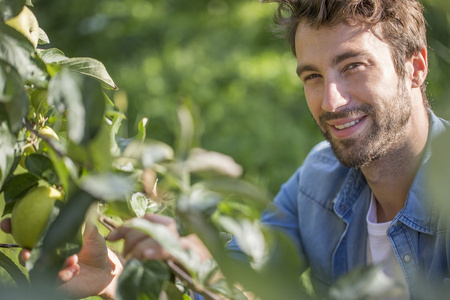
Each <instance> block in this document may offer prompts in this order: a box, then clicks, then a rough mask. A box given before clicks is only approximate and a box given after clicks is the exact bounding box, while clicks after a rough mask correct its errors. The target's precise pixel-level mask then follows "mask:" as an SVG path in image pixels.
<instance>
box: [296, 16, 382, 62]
mask: <svg viewBox="0 0 450 300" xmlns="http://www.w3.org/2000/svg"><path fill="white" fill-rule="evenodd" d="M372 39H374V40H377V41H374V40H373V41H372V42H376V43H377V44H378V43H379V42H380V41H381V42H382V43H384V44H386V45H387V43H386V42H385V41H383V40H382V39H381V35H380V34H379V32H378V30H377V29H376V28H375V27H374V26H370V25H368V24H363V23H358V24H353V25H349V24H347V23H340V24H338V25H335V26H322V27H320V28H312V27H311V26H309V25H308V24H307V23H305V22H300V23H299V24H298V26H297V31H296V34H295V48H296V55H297V56H298V54H299V51H300V50H302V51H304V50H309V51H312V52H315V51H317V50H321V49H322V48H323V47H330V48H331V49H334V50H335V49H336V48H338V47H341V46H342V45H345V44H347V43H350V42H354V44H353V46H357V45H358V44H363V43H365V42H368V41H369V42H370V40H372Z"/></svg>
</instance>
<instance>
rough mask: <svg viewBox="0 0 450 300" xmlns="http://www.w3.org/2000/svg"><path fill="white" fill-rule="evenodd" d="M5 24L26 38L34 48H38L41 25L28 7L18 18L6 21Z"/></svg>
mask: <svg viewBox="0 0 450 300" xmlns="http://www.w3.org/2000/svg"><path fill="white" fill-rule="evenodd" d="M5 23H6V24H7V25H9V26H11V27H12V28H14V29H15V30H17V31H18V32H20V33H22V34H23V35H24V36H26V37H27V39H29V40H30V42H31V43H32V44H33V46H34V48H36V47H37V45H38V42H39V24H38V21H37V19H36V16H35V15H34V14H33V12H32V11H31V10H30V9H29V8H28V7H26V6H24V7H23V9H22V11H21V12H20V13H19V14H18V15H17V16H15V17H14V18H11V19H9V20H6V22H5Z"/></svg>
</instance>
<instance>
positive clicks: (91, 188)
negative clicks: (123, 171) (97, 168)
mask: <svg viewBox="0 0 450 300" xmlns="http://www.w3.org/2000/svg"><path fill="white" fill-rule="evenodd" d="M133 183H134V180H133V179H132V178H130V177H126V176H123V175H118V174H112V173H111V174H99V175H89V176H85V177H83V178H82V179H81V181H80V186H81V188H82V189H83V190H84V191H86V192H88V193H89V194H91V195H93V196H94V197H95V198H97V199H101V200H106V201H117V200H125V199H126V198H127V197H128V196H129V195H131V193H132V190H133V189H132V188H133Z"/></svg>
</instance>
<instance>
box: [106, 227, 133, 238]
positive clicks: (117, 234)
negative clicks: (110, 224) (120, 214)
mask: <svg viewBox="0 0 450 300" xmlns="http://www.w3.org/2000/svg"><path fill="white" fill-rule="evenodd" d="M130 230H131V229H130V228H126V227H123V226H121V227H119V228H117V229H116V230H113V231H111V232H110V233H109V234H108V236H107V237H106V239H107V240H108V241H111V242H114V241H118V240H120V239H123V238H124V237H125V235H126V234H127V233H128V232H129V231H130Z"/></svg>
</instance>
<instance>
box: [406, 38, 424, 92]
mask: <svg viewBox="0 0 450 300" xmlns="http://www.w3.org/2000/svg"><path fill="white" fill-rule="evenodd" d="M427 54H428V51H427V48H426V47H423V48H422V49H421V50H420V51H418V52H416V53H414V54H413V56H412V57H411V59H410V62H411V65H412V68H413V70H412V74H411V87H412V88H419V87H420V86H421V85H422V84H423V83H424V82H425V78H426V77H427V74H428V56H427Z"/></svg>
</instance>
